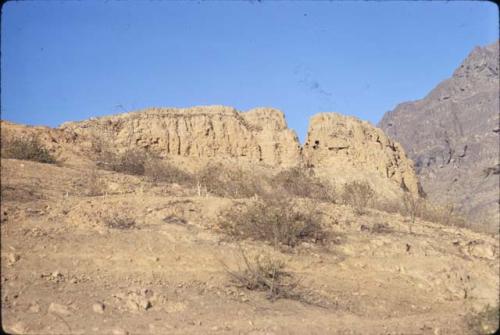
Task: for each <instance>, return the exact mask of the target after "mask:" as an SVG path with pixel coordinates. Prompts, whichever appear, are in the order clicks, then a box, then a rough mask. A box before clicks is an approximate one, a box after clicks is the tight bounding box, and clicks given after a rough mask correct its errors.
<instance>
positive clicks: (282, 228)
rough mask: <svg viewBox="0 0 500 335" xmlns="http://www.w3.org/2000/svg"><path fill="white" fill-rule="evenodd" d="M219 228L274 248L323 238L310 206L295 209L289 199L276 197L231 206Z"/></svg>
mask: <svg viewBox="0 0 500 335" xmlns="http://www.w3.org/2000/svg"><path fill="white" fill-rule="evenodd" d="M220 227H221V228H222V229H223V230H224V231H226V232H227V233H229V234H230V235H232V236H234V237H236V238H239V239H246V238H252V239H255V240H263V241H268V242H270V243H273V244H274V245H275V246H276V247H279V246H280V245H286V246H290V247H294V246H295V245H297V244H298V243H299V242H301V241H309V242H313V243H317V242H321V241H324V240H325V238H326V233H325V231H324V229H323V228H322V226H321V225H320V223H319V215H318V213H317V211H316V210H315V209H314V208H312V207H305V208H299V206H296V204H295V203H294V201H293V200H292V199H291V198H287V197H279V196H277V197H273V198H265V199H259V200H258V201H255V202H252V203H251V204H245V205H241V206H235V207H231V208H230V209H228V210H226V211H225V212H224V213H223V214H222V218H221V222H220Z"/></svg>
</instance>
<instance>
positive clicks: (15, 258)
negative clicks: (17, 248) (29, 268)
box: [7, 253, 21, 265]
mask: <svg viewBox="0 0 500 335" xmlns="http://www.w3.org/2000/svg"><path fill="white" fill-rule="evenodd" d="M20 259H21V256H19V255H17V254H14V253H10V254H8V255H7V260H8V261H9V263H10V265H13V264H14V263H16V262H17V261H18V260H20Z"/></svg>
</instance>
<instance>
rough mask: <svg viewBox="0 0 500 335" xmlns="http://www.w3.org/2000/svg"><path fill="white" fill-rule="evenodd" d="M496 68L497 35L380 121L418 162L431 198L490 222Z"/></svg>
mask: <svg viewBox="0 0 500 335" xmlns="http://www.w3.org/2000/svg"><path fill="white" fill-rule="evenodd" d="M498 69H499V44H498V41H497V42H495V43H493V44H490V45H488V46H485V47H476V48H474V50H472V52H471V53H470V54H469V56H468V57H467V58H466V59H465V60H464V61H463V63H462V64H461V65H460V66H459V67H458V68H457V69H456V70H455V71H454V73H453V75H452V77H451V78H449V79H446V80H444V81H443V82H441V83H440V84H439V85H438V86H437V87H436V88H434V89H433V90H432V91H431V92H430V93H429V94H428V95H427V96H426V97H425V98H423V99H421V100H417V101H412V102H406V103H402V104H400V105H398V106H397V107H396V108H395V109H394V110H393V111H390V112H387V113H386V114H385V115H384V117H383V118H382V120H381V121H380V122H379V124H378V126H379V127H380V128H382V129H383V130H384V132H385V133H386V134H387V135H388V136H389V137H391V138H392V139H394V140H395V141H398V142H399V143H401V145H402V146H403V148H404V149H405V151H406V152H407V154H408V156H409V157H410V158H411V159H412V160H413V161H414V162H415V168H416V170H417V174H418V175H419V178H420V180H421V183H422V186H423V189H424V191H425V192H427V194H428V195H429V198H430V199H431V200H436V201H439V202H441V203H451V204H453V205H454V206H455V208H456V209H457V210H459V211H461V212H463V213H465V214H466V215H467V216H468V218H469V219H470V220H472V221H474V222H476V223H477V224H485V225H489V226H492V227H498V220H499V208H498V206H499V171H500V168H499V138H498V136H499V131H500V127H499V71H498ZM496 229H497V228H496Z"/></svg>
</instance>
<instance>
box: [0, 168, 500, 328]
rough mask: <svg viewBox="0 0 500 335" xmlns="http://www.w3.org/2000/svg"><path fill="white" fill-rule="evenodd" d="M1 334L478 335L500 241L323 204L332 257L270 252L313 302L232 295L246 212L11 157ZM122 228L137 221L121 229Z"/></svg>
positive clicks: (110, 175) (254, 248)
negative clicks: (235, 219)
mask: <svg viewBox="0 0 500 335" xmlns="http://www.w3.org/2000/svg"><path fill="white" fill-rule="evenodd" d="M1 163H2V170H1V178H2V179H1V181H2V213H1V214H2V215H1V233H2V234H1V242H2V243H1V270H2V272H1V284H2V292H1V293H2V327H3V328H4V330H7V331H11V332H14V333H22V334H41V333H43V334H63V333H64V334H67V333H71V334H127V333H128V334H166V333H168V334H221V333H222V334H469V333H471V331H470V329H469V328H468V326H467V324H466V320H467V315H466V314H467V313H468V312H469V311H471V310H479V309H481V308H483V307H484V306H486V305H487V304H491V305H496V306H498V295H499V291H498V287H499V262H498V251H499V250H498V239H497V238H495V237H492V236H489V235H485V234H480V233H475V232H471V231H469V230H466V229H460V228H452V227H445V226H440V225H437V224H434V223H430V222H423V221H419V220H417V223H416V224H415V226H414V228H413V232H414V233H413V234H409V232H408V222H407V221H406V219H405V218H403V217H401V216H400V215H396V214H387V213H384V212H379V211H375V210H369V212H368V214H366V215H362V216H359V215H356V214H355V213H354V212H353V211H352V210H351V208H349V207H347V206H344V205H335V204H332V203H321V204H319V206H320V209H321V211H322V213H323V214H322V220H323V223H324V225H325V227H326V228H327V230H328V231H329V232H330V234H331V236H332V237H331V239H329V242H328V243H327V244H326V245H324V246H320V245H316V244H311V243H302V244H301V245H300V246H298V247H296V248H295V249H291V250H288V251H283V252H278V251H274V250H273V249H272V248H271V247H270V246H269V245H266V244H264V243H262V242H256V241H244V242H242V243H241V248H243V249H244V250H246V252H247V253H248V254H249V255H255V254H267V253H270V254H273V255H275V256H276V257H279V258H281V259H283V260H284V261H286V262H287V266H288V270H289V271H290V272H291V273H292V274H294V275H296V276H297V277H299V278H301V279H302V281H301V287H302V289H303V291H304V292H306V295H307V297H308V300H307V301H294V300H288V299H284V300H277V301H275V302H271V301H269V300H267V299H266V297H265V293H262V292H256V291H250V290H247V289H245V288H238V287H235V286H234V284H232V283H231V281H230V278H229V276H228V274H227V272H226V270H225V267H224V265H223V264H226V265H227V266H228V267H229V268H230V269H237V267H238V265H241V262H242V261H241V258H240V256H239V250H240V247H239V244H238V243H236V242H235V241H233V240H232V239H230V238H228V237H227V236H226V235H224V234H222V233H221V232H220V231H219V229H218V228H217V220H218V219H217V218H218V213H219V210H220V209H223V208H226V207H227V206H231V205H234V203H235V202H236V201H249V200H232V199H222V198H218V197H214V196H210V195H208V196H197V193H196V190H192V189H186V188H182V187H180V186H178V185H175V184H161V183H160V184H154V185H153V184H151V183H150V182H148V181H147V180H146V179H144V178H143V177H133V176H128V175H123V174H118V173H114V172H109V171H101V170H99V171H97V173H98V174H99V178H100V181H101V183H103V184H105V185H107V189H108V190H109V191H108V192H107V194H105V195H102V196H86V195H85V194H86V193H87V187H88V180H89V173H90V170H88V169H87V168H86V167H85V166H69V167H68V166H65V167H64V166H57V165H49V164H40V163H35V162H28V161H20V160H13V159H2V161H1ZM116 217H128V218H132V219H133V220H135V226H133V227H131V228H127V229H116V228H110V227H109V226H107V225H106V222H110V220H112V219H113V218H116Z"/></svg>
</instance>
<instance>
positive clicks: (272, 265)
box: [224, 250, 300, 301]
mask: <svg viewBox="0 0 500 335" xmlns="http://www.w3.org/2000/svg"><path fill="white" fill-rule="evenodd" d="M241 256H242V258H243V268H241V267H240V268H239V269H238V271H231V270H230V269H229V268H228V267H227V266H225V267H226V271H227V273H228V274H229V275H230V276H231V279H232V280H233V283H234V284H235V285H236V286H238V287H244V288H246V289H248V290H252V291H254V290H257V291H264V292H266V293H267V295H266V296H267V298H268V299H269V300H272V301H274V300H276V299H280V298H286V299H299V298H300V294H299V293H297V292H296V288H297V286H298V283H299V282H298V281H297V280H294V279H293V276H292V275H291V274H290V273H288V272H286V271H285V270H284V268H285V263H284V262H283V261H281V260H279V259H277V258H273V257H271V256H269V255H267V256H262V255H260V256H256V257H255V258H254V259H253V260H250V259H249V258H248V256H247V255H246V254H245V252H244V251H243V250H241ZM224 265H225V264H224Z"/></svg>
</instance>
